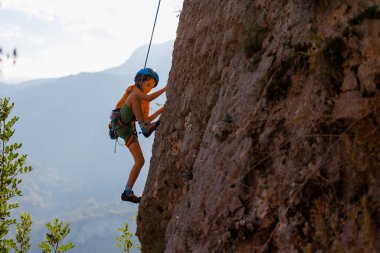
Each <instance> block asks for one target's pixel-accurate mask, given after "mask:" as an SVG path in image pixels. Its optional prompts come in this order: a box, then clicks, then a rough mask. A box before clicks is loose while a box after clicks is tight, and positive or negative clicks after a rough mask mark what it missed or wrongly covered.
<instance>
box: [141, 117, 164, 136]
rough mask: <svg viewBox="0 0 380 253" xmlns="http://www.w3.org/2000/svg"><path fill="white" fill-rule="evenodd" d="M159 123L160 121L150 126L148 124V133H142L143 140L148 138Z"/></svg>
mask: <svg viewBox="0 0 380 253" xmlns="http://www.w3.org/2000/svg"><path fill="white" fill-rule="evenodd" d="M160 123H161V121H160V120H157V121H156V122H153V123H152V124H150V126H149V128H148V131H147V132H144V131H143V132H142V134H143V135H144V136H145V138H148V137H149V136H150V135H151V134H152V133H153V132H154V130H156V128H157V127H158V126H159V125H160Z"/></svg>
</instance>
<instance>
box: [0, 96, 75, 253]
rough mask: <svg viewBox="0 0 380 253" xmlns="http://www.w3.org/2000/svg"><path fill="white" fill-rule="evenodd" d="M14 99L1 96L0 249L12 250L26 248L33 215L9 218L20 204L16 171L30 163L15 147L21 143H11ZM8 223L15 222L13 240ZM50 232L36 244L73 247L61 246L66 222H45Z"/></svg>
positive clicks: (21, 252) (22, 251) (57, 249)
mask: <svg viewBox="0 0 380 253" xmlns="http://www.w3.org/2000/svg"><path fill="white" fill-rule="evenodd" d="M13 107H14V103H10V102H9V99H7V98H4V99H3V98H0V169H1V171H0V253H7V252H9V251H11V250H13V251H14V252H15V253H26V252H28V251H29V248H30V246H31V244H30V231H31V225H32V218H31V216H30V214H29V213H22V214H21V217H20V220H19V222H17V221H16V219H13V218H11V211H12V210H13V209H16V208H17V207H18V206H19V205H18V203H17V202H15V201H14V200H13V198H15V197H18V196H22V194H21V191H20V190H19V188H18V185H19V184H20V183H21V182H22V180H21V179H20V178H19V175H21V174H24V173H28V172H31V171H32V167H30V166H26V165H25V161H26V155H20V154H19V153H17V150H18V149H20V148H21V146H22V145H21V144H18V143H14V144H11V143H10V139H11V137H12V136H13V134H14V132H15V130H12V128H13V126H14V124H15V123H16V122H17V120H18V119H19V118H18V117H13V118H11V119H10V120H9V121H8V117H9V116H10V114H11V111H12V108H13ZM11 225H16V234H15V237H16V240H14V239H11V238H10V236H9V230H10V227H11ZM46 227H47V228H48V230H49V231H50V233H47V234H46V240H45V241H44V242H42V243H41V244H40V245H39V247H40V248H41V249H42V250H43V252H44V253H48V252H51V251H52V250H54V252H55V253H61V252H65V251H67V250H69V249H72V248H74V245H73V244H72V243H68V244H65V245H62V246H60V243H61V242H62V240H63V239H64V238H65V237H66V236H67V235H68V234H69V233H70V229H69V225H68V224H65V225H63V223H62V222H59V221H58V219H55V220H54V223H53V224H50V223H48V224H46Z"/></svg>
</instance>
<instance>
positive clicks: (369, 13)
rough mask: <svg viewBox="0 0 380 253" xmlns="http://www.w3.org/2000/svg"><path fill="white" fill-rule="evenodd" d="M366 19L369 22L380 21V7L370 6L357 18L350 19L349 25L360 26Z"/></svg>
mask: <svg viewBox="0 0 380 253" xmlns="http://www.w3.org/2000/svg"><path fill="white" fill-rule="evenodd" d="M366 19H369V20H375V19H380V10H379V6H377V5H372V6H368V7H367V8H365V9H364V10H363V11H362V12H361V13H359V14H358V15H357V16H356V17H354V18H352V19H350V21H348V23H349V24H350V25H360V24H361V23H362V22H363V21H364V20H366Z"/></svg>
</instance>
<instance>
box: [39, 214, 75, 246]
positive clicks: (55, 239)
mask: <svg viewBox="0 0 380 253" xmlns="http://www.w3.org/2000/svg"><path fill="white" fill-rule="evenodd" d="M46 228H47V229H48V230H49V233H47V234H46V238H45V241H43V242H42V243H41V244H40V245H38V247H39V248H40V249H42V251H43V253H50V252H54V253H62V252H65V251H67V250H70V249H72V248H74V247H75V246H74V244H72V243H67V244H64V245H62V246H60V243H61V242H62V241H63V240H64V239H65V237H66V236H67V235H68V234H69V233H70V228H69V224H63V222H62V221H59V220H58V218H55V219H54V223H53V224H51V223H50V222H49V223H48V224H46Z"/></svg>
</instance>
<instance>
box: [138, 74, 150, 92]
mask: <svg viewBox="0 0 380 253" xmlns="http://www.w3.org/2000/svg"><path fill="white" fill-rule="evenodd" d="M152 78H153V77H151V76H150V75H137V76H136V77H135V84H136V86H137V87H138V88H139V89H141V86H142V83H143V82H145V81H149V80H150V79H152Z"/></svg>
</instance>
